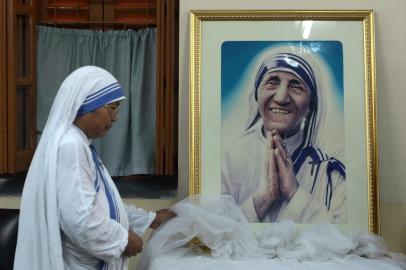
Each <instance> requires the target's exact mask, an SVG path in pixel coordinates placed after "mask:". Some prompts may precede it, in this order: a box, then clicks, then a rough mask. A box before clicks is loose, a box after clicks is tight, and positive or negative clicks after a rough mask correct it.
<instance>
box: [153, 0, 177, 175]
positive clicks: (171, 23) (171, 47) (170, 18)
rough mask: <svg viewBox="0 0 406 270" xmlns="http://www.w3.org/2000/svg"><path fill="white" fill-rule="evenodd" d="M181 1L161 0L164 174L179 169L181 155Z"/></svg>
mask: <svg viewBox="0 0 406 270" xmlns="http://www.w3.org/2000/svg"><path fill="white" fill-rule="evenodd" d="M177 3H178V1H177V0H162V1H159V2H158V17H157V26H158V27H157V35H158V37H157V40H158V44H157V59H158V60H157V61H158V64H157V67H158V70H157V143H156V152H157V155H156V156H157V158H156V168H157V171H158V174H164V175H171V174H174V173H175V170H176V158H177V155H176V153H177V98H178V96H177V91H178V90H177V80H178V73H177V70H178V68H177V66H178V57H177V55H178V54H177V48H178V45H177V44H178V38H177V33H178V24H177V22H178V19H177V14H178V4H177Z"/></svg>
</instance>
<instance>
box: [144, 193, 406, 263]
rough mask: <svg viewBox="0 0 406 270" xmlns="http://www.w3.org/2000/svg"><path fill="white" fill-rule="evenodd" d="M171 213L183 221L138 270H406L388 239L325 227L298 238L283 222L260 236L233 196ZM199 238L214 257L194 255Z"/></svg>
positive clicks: (155, 244)
mask: <svg viewBox="0 0 406 270" xmlns="http://www.w3.org/2000/svg"><path fill="white" fill-rule="evenodd" d="M171 210H173V211H174V212H175V213H176V214H177V217H175V218H173V219H172V220H170V221H168V222H167V223H166V224H164V225H163V226H161V228H159V229H158V230H157V231H155V233H154V234H153V236H152V238H151V239H150V240H149V242H148V243H147V245H146V246H145V248H144V252H143V254H142V256H141V258H140V260H139V263H138V266H137V270H146V269H150V270H152V269H154V270H155V269H157V270H158V269H172V267H171V265H173V269H177V270H179V269H190V267H192V266H193V269H194V270H196V269H212V270H213V269H227V268H228V269H247V268H249V269H268V268H266V267H270V266H275V267H276V268H275V269H310V268H309V267H311V269H313V267H314V269H327V267H331V269H379V270H382V269H406V257H405V256H404V255H402V254H396V253H391V252H389V251H388V249H387V247H386V246H385V244H384V242H383V239H382V238H380V237H378V236H376V235H370V234H359V233H351V234H348V235H344V234H343V233H341V232H339V231H338V230H337V229H336V228H335V226H334V225H331V224H319V225H316V226H313V227H311V228H309V229H307V230H305V231H303V232H302V233H300V234H298V232H297V230H296V227H295V224H294V223H293V222H292V221H282V222H280V223H274V224H272V226H269V227H268V229H265V230H263V231H262V232H261V233H260V234H258V235H254V234H253V233H252V231H251V229H250V226H249V223H248V222H247V220H246V219H245V217H244V215H243V214H242V212H241V210H240V208H239V207H238V206H237V204H236V203H235V202H234V200H233V199H232V198H231V197H230V196H216V197H208V196H196V197H191V198H187V199H185V200H183V201H180V202H178V203H177V204H175V205H174V206H173V207H172V208H171ZM194 237H198V238H199V239H200V240H201V242H203V243H204V244H205V245H206V246H208V247H209V248H210V249H211V254H210V255H204V254H198V255H196V254H193V252H192V251H191V248H190V247H189V245H188V242H189V241H190V240H191V239H192V238H194ZM360 256H362V257H367V258H373V259H374V260H370V259H366V258H361V257H360ZM180 258H181V260H180ZM285 262H286V263H285ZM188 267H189V268H188ZM278 267H279V268H278ZM272 269H273V268H272ZM328 269H330V268H328Z"/></svg>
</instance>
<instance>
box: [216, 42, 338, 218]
mask: <svg viewBox="0 0 406 270" xmlns="http://www.w3.org/2000/svg"><path fill="white" fill-rule="evenodd" d="M320 65H321V63H320V62H318V61H317V59H316V57H315V56H314V54H313V53H312V52H311V51H310V50H306V49H304V48H301V47H300V46H286V47H277V48H274V49H271V50H270V52H269V54H268V55H267V56H266V57H265V58H264V60H263V61H262V64H261V65H260V67H259V68H258V71H257V73H256V77H255V83H254V86H253V88H252V91H251V92H250V94H249V97H250V115H249V118H248V121H247V125H246V128H245V129H244V132H243V135H242V136H240V137H239V138H238V140H237V141H235V142H234V143H232V144H230V145H228V146H227V147H225V150H223V159H222V193H223V194H229V195H231V196H232V197H233V198H234V199H235V200H236V202H237V203H238V204H239V205H240V207H241V209H242V211H243V213H244V214H245V216H246V217H247V219H248V220H249V221H251V222H277V221H280V220H284V219H291V220H294V221H296V222H299V223H316V222H321V221H330V222H332V223H345V222H346V189H345V167H344V165H343V163H342V162H341V161H340V160H339V159H338V157H335V156H333V155H332V154H331V153H328V154H327V153H325V152H323V151H322V143H321V142H322V141H323V140H322V136H323V134H325V133H324V132H323V128H324V125H323V122H324V121H325V120H326V119H325V117H326V110H325V108H326V107H327V106H328V105H327V103H326V100H327V99H325V98H323V96H325V95H326V94H328V93H326V91H329V89H326V88H327V87H326V85H325V84H324V85H323V78H322V72H319V71H318V70H317V69H316V68H317V67H320ZM323 92H324V93H323ZM341 152H342V149H341Z"/></svg>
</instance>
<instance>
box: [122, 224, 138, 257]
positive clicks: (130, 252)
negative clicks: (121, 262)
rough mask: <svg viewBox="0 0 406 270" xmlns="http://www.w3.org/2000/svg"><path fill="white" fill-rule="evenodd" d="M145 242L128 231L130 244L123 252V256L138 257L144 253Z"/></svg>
mask: <svg viewBox="0 0 406 270" xmlns="http://www.w3.org/2000/svg"><path fill="white" fill-rule="evenodd" d="M142 246H143V241H142V238H141V237H140V236H139V235H137V234H136V233H134V232H133V231H132V230H129V231H128V243H127V246H126V247H125V249H124V251H123V255H124V256H126V257H131V256H134V255H137V254H138V253H140V252H141V251H142Z"/></svg>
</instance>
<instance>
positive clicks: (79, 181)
mask: <svg viewBox="0 0 406 270" xmlns="http://www.w3.org/2000/svg"><path fill="white" fill-rule="evenodd" d="M124 99H125V97H124V94H123V91H122V89H121V86H120V85H119V84H118V82H117V80H116V79H115V78H114V77H113V76H112V75H111V74H110V73H108V72H107V71H106V70H104V69H102V68H99V67H94V66H86V67H81V68H79V69H77V70H75V71H74V72H73V73H72V74H71V75H69V76H68V77H67V78H66V79H65V81H64V82H63V83H62V85H61V87H60V89H59V91H58V94H57V96H56V98H55V100H54V103H53V105H52V108H51V112H50V115H49V118H48V121H47V124H46V126H45V129H44V132H43V134H42V137H41V140H40V142H39V145H38V147H37V149H36V151H35V155H34V158H33V161H32V163H31V166H30V169H29V171H28V174H27V179H26V181H25V185H24V190H23V195H22V198H21V214H20V220H19V228H18V242H17V249H16V256H15V262H14V269H17V270H20V269H21V270H27V269H31V270H47V269H50V270H62V269H75V270H80V269H117V270H125V269H127V268H128V267H127V257H129V256H134V255H136V254H137V253H139V252H141V251H142V247H143V242H142V239H141V237H140V235H142V234H143V233H144V231H145V230H146V229H147V228H148V227H151V228H157V227H158V226H159V225H160V224H161V223H162V222H164V221H166V220H168V219H170V218H171V217H173V216H174V214H173V213H172V212H170V211H168V210H167V209H162V210H160V211H158V212H157V213H152V212H147V211H145V210H143V209H140V208H135V207H134V206H130V205H125V204H124V203H123V202H122V200H121V197H120V194H119V193H118V191H117V189H116V187H115V185H114V182H113V180H112V179H111V177H110V175H109V173H108V172H107V170H106V168H105V167H104V165H103V163H102V162H101V160H100V158H99V156H98V154H97V153H96V151H95V149H94V147H92V145H91V143H92V140H93V139H95V138H100V137H102V136H104V135H105V134H106V133H107V132H108V131H109V129H110V128H111V127H112V125H113V123H114V121H116V119H117V113H118V108H119V105H120V102H121V101H122V100H124Z"/></svg>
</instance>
